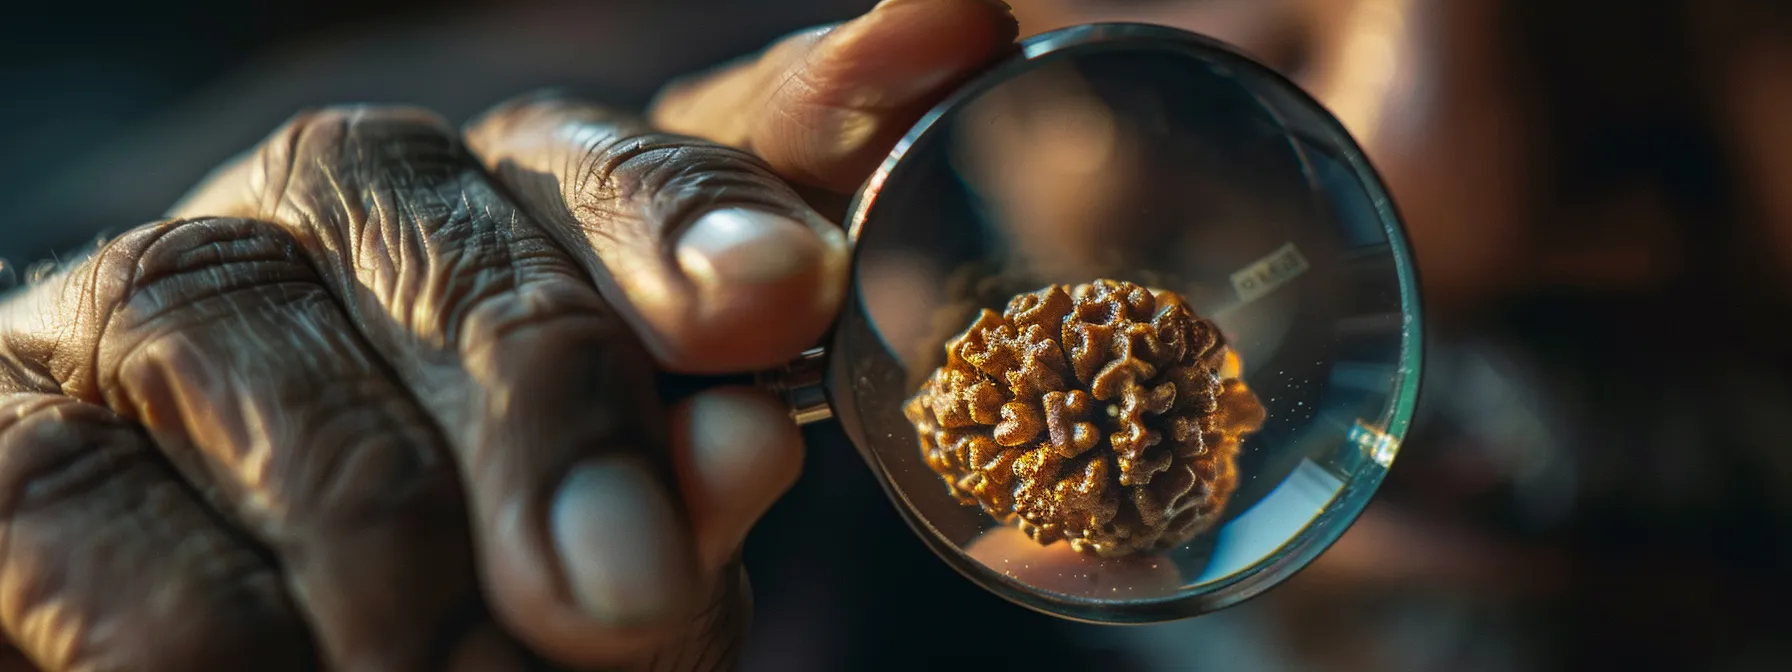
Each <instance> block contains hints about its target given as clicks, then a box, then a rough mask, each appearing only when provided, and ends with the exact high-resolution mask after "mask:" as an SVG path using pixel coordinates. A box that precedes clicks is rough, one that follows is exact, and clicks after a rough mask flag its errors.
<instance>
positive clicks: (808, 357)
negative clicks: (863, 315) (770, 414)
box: [656, 347, 834, 425]
mask: <svg viewBox="0 0 1792 672" xmlns="http://www.w3.org/2000/svg"><path fill="white" fill-rule="evenodd" d="M826 368H827V349H826V348H819V347H818V348H812V349H810V350H808V351H805V352H804V353H803V354H801V355H799V356H797V358H796V359H794V360H791V361H790V363H788V364H785V365H783V366H780V367H777V368H775V369H770V370H767V371H761V372H759V373H755V374H743V375H737V376H688V375H679V374H670V373H662V374H660V375H659V378H658V380H657V381H656V382H657V386H658V388H659V396H660V401H662V402H664V403H665V404H667V405H671V404H672V403H673V402H676V401H678V400H679V399H683V398H685V397H688V396H691V395H693V394H696V393H698V392H701V391H703V390H706V389H709V388H712V387H721V386H724V385H748V386H753V387H758V388H760V389H763V390H765V391H767V392H770V393H772V394H774V395H777V397H778V398H779V399H781V400H783V402H784V404H785V406H788V407H789V408H790V417H791V418H792V419H794V420H796V423H797V424H798V425H811V424H814V423H817V422H821V421H824V420H830V419H832V418H833V417H834V409H833V408H832V407H830V406H829V405H828V395H827V392H826V390H825V389H824V388H823V386H822V380H823V376H824V375H825V374H826Z"/></svg>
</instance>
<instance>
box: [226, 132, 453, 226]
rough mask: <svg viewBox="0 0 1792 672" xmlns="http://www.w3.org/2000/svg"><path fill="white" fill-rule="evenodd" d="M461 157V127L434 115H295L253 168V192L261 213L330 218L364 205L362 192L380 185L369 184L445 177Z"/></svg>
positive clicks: (274, 135)
mask: <svg viewBox="0 0 1792 672" xmlns="http://www.w3.org/2000/svg"><path fill="white" fill-rule="evenodd" d="M461 157H462V151H461V146H460V141H459V136H458V134H457V133H456V132H455V130H454V128H453V127H452V126H451V125H449V124H448V122H447V120H445V119H443V118H442V117H441V116H439V115H437V114H435V113H433V112H430V111H428V110H424V109H422V108H416V107H406V106H382V105H336V106H328V107H320V108H315V109H311V110H306V111H304V112H300V113H298V114H296V115H294V116H293V117H292V118H291V119H290V120H288V121H287V122H286V123H285V124H282V125H281V126H280V127H279V128H278V129H276V130H275V131H274V132H273V133H272V134H271V135H269V136H268V138H267V139H266V140H264V141H263V142H262V144H261V145H260V147H259V148H258V149H257V150H256V151H255V152H254V154H253V159H252V160H251V162H250V163H251V166H250V176H249V183H250V191H251V193H252V196H253V197H254V198H256V199H258V200H257V202H258V205H259V208H258V210H257V212H259V213H262V214H267V213H270V212H272V211H275V210H277V209H279V208H280V207H281V206H282V205H285V204H294V203H296V204H297V205H298V206H299V207H298V208H297V211H298V213H300V214H315V213H316V212H318V211H320V210H322V211H326V212H328V211H332V210H333V209H334V208H335V207H338V206H337V204H339V203H358V202H360V201H361V200H362V199H361V198H360V196H359V195H358V192H360V191H362V190H363V188H365V187H369V186H374V185H370V184H365V183H364V182H365V181H368V180H393V179H394V178H395V177H397V176H411V177H414V178H416V179H418V180H427V179H429V178H431V177H441V176H442V175H444V174H446V173H447V172H448V171H450V170H451V169H453V168H457V167H459V164H460V162H461ZM345 199H346V200H345ZM319 206H323V207H321V208H320V207H319Z"/></svg>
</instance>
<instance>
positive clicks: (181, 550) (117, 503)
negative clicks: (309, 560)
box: [0, 397, 279, 669]
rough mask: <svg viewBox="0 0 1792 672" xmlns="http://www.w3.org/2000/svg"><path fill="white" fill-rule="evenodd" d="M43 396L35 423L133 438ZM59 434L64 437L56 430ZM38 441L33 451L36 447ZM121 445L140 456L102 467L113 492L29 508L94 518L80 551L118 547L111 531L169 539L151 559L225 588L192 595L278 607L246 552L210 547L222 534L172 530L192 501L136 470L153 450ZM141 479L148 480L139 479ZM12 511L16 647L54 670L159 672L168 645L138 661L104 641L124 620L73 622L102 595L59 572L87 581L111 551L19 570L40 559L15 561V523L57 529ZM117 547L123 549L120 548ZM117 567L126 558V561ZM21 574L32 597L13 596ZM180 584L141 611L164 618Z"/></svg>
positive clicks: (7, 465)
mask: <svg viewBox="0 0 1792 672" xmlns="http://www.w3.org/2000/svg"><path fill="white" fill-rule="evenodd" d="M50 399H52V401H50V402H49V403H45V404H41V407H45V408H47V409H48V412H46V413H44V414H40V415H38V416H37V418H38V419H37V420H36V421H37V422H48V423H54V425H53V426H55V427H58V428H64V429H63V431H65V432H66V431H68V430H67V428H80V427H98V428H99V431H101V432H103V433H104V436H109V437H113V438H129V437H132V436H136V435H134V434H132V433H118V431H117V430H116V429H112V428H113V427H122V426H121V425H116V424H115V423H116V422H117V420H116V416H114V415H112V414H111V413H110V412H109V411H106V410H104V409H101V408H99V407H97V406H91V405H87V404H83V403H80V402H77V401H74V400H72V399H68V398H66V397H60V398H50ZM14 403H17V402H14ZM50 415H53V416H55V419H53V420H51V419H47V418H46V416H50ZM86 423H98V424H86ZM76 431H83V432H85V431H91V430H80V429H77V430H76ZM63 436H67V435H66V434H63ZM13 438H14V437H13V436H9V434H8V433H7V432H6V431H5V430H3V429H0V442H7V443H10V442H11V441H12V440H13ZM64 440H66V439H64ZM27 445H29V444H27ZM39 445H40V446H42V445H44V444H39ZM88 445H90V444H89V442H88V441H78V442H77V443H73V444H65V446H66V447H65V448H62V449H59V451H60V452H71V453H75V454H77V455H85V456H84V457H83V458H82V459H88V460H91V459H93V458H92V457H91V455H92V454H94V451H91V450H88V449H87V447H88ZM115 445H117V444H115ZM123 445H134V446H135V447H136V450H134V451H131V450H129V449H125V450H126V454H127V455H129V454H132V453H134V454H135V455H137V456H140V457H142V458H147V459H143V460H130V461H128V462H122V463H121V462H117V461H116V460H114V461H113V462H112V463H111V464H109V465H107V466H106V467H104V468H105V469H106V471H105V472H104V473H105V474H109V475H110V476H111V478H113V483H114V484H116V485H117V486H120V487H113V488H106V489H100V488H98V487H92V488H89V489H88V491H87V493H88V494H89V495H90V496H87V497H75V498H70V497H68V496H64V497H60V498H57V499H56V500H55V501H56V502H57V503H56V504H54V505H52V506H51V507H50V508H41V506H40V507H34V509H33V510H37V511H41V512H42V515H58V512H61V513H62V514H68V513H69V511H70V510H69V508H68V507H70V506H74V507H76V509H75V510H74V513H73V515H76V516H78V517H80V518H81V519H83V520H93V521H96V522H97V525H95V526H94V527H92V528H89V531H88V532H87V533H86V534H85V535H84V536H83V537H82V544H83V547H87V546H88V545H92V546H94V547H107V546H111V547H114V549H115V550H118V549H117V548H116V547H117V545H118V543H119V542H120V539H119V538H118V537H117V536H116V535H118V534H126V535H133V536H139V538H144V537H143V536H142V535H147V536H146V538H147V539H161V540H173V541H172V543H169V544H167V547H166V549H164V550H163V551H162V552H160V553H157V554H156V556H155V557H156V558H158V559H169V558H176V559H175V560H173V562H172V563H171V564H173V565H175V566H187V567H191V568H192V569H193V570H195V571H194V572H193V573H190V574H188V575H187V576H190V577H211V578H214V579H221V580H216V581H211V582H210V585H212V586H214V587H228V589H227V590H226V591H224V592H222V593H218V592H212V593H199V595H205V596H208V599H217V600H221V601H222V600H231V599H235V598H234V597H231V596H235V595H249V596H251V597H250V598H249V599H251V600H255V601H257V602H258V603H260V604H264V605H266V604H276V603H278V602H279V598H278V597H273V598H272V600H273V601H272V602H270V601H269V597H270V596H277V595H278V593H277V591H274V592H270V591H269V590H267V588H268V587H269V585H270V584H269V583H268V582H267V581H266V580H265V579H266V578H267V577H268V576H269V574H268V573H267V572H266V571H265V568H263V567H262V566H261V565H259V564H258V563H256V562H254V560H253V556H252V555H250V554H245V553H242V552H236V553H231V552H228V551H224V550H222V547H221V546H220V545H219V544H221V543H222V542H223V541H224V538H223V537H220V536H218V535H206V534H199V535H194V534H189V533H187V532H186V531H184V530H181V529H179V528H176V527H175V526H174V522H173V521H174V520H175V519H176V518H179V517H180V514H181V513H183V512H185V513H188V514H193V513H199V512H200V510H199V509H196V508H188V509H185V510H184V511H183V510H182V509H180V508H179V507H180V505H181V502H188V503H190V502H191V500H188V499H185V498H180V497H174V498H172V499H171V498H170V496H169V495H171V494H174V493H178V492H180V488H179V485H178V484H177V483H176V482H174V481H171V480H162V481H159V482H158V481H156V480H155V479H154V478H153V473H151V472H146V471H145V469H150V470H154V469H155V467H154V466H153V465H155V464H157V460H156V459H155V458H154V453H153V452H150V451H149V450H148V449H147V447H146V446H145V445H144V444H143V443H142V442H141V439H140V438H138V439H136V440H135V442H134V443H128V444H123ZM13 447H15V448H23V447H25V446H20V445H18V444H13ZM117 450H118V449H113V450H112V451H110V452H112V453H113V454H116V453H117ZM21 454H22V453H20V452H19V451H17V450H14V451H10V452H8V453H7V455H6V457H5V458H0V464H3V465H4V466H0V474H5V475H4V476H0V478H7V479H17V478H19V477H20V475H21V474H22V473H25V472H21V471H19V468H18V467H19V466H20V465H18V463H16V462H12V461H10V460H16V459H18V457H17V456H19V455H21ZM41 470H42V468H41V467H39V468H38V471H41ZM92 476H93V474H89V475H88V478H90V479H91V478H92ZM146 478H147V479H149V480H145V479H146ZM133 484H135V487H133ZM64 487H67V484H65V486H64ZM5 489H6V491H7V492H14V493H16V492H21V491H23V490H24V489H22V488H18V487H9V488H5ZM117 493H134V494H130V495H129V497H130V499H128V500H121V499H119V498H118V497H117V496H116V495H117ZM95 495H97V497H95ZM96 507H97V509H96ZM20 513H22V512H21V510H19V509H17V508H9V509H8V510H7V513H6V515H5V516H4V520H6V521H8V524H7V527H6V532H5V533H4V537H5V542H0V543H4V544H5V548H4V550H3V551H0V557H3V558H5V567H6V568H7V572H6V576H7V577H8V581H7V586H6V587H5V588H4V589H3V590H4V591H5V595H4V601H5V607H4V613H5V614H6V616H7V619H8V620H9V622H11V623H12V624H13V625H14V632H18V633H21V634H24V635H25V636H24V637H23V638H22V639H23V640H24V641H25V642H27V643H32V644H35V646H32V647H31V648H32V649H33V650H35V651H36V652H37V653H38V655H39V656H40V661H41V662H50V663H55V664H57V665H58V666H60V665H61V664H63V663H69V664H73V663H81V664H83V665H92V666H96V667H98V668H99V669H168V667H167V666H168V664H169V662H170V661H169V660H168V659H169V658H170V657H175V658H176V659H178V654H169V653H168V652H169V651H170V649H169V648H168V647H167V646H164V647H162V648H160V649H154V650H151V651H148V652H149V653H157V652H160V653H161V654H162V655H156V656H152V657H151V659H149V660H146V659H145V658H144V657H143V653H145V651H142V650H139V649H133V648H130V647H129V646H125V647H123V648H121V646H120V645H121V644H128V642H118V643H116V644H114V643H112V642H113V640H115V639H116V638H118V637H129V636H130V634H131V633H132V632H133V630H132V629H128V628H125V627H123V624H122V623H120V622H119V620H118V619H117V618H114V617H107V616H105V615H103V614H101V615H97V616H96V617H95V618H86V617H83V616H82V614H86V615H89V616H92V615H94V614H93V612H92V607H91V605H90V604H87V603H84V602H82V600H87V599H95V598H99V599H103V597H101V596H100V595H96V594H95V593H93V592H91V591H89V590H88V589H87V588H85V587H81V586H80V585H78V584H72V583H70V581H71V580H72V579H73V578H74V576H70V575H67V574H65V573H64V572H75V573H77V574H76V576H92V575H95V574H96V571H95V570H96V568H95V567H94V565H95V564H100V565H105V564H111V563H112V562H113V561H111V560H106V559H105V558H106V557H107V556H109V555H111V554H106V553H104V552H102V551H94V552H93V553H92V554H91V555H79V554H78V555H75V556H72V557H71V559H72V560H74V561H75V562H74V564H69V563H58V564H55V565H43V566H41V567H27V566H24V565H23V564H22V563H30V562H41V561H42V559H39V560H35V561H34V560H33V559H31V558H30V557H26V558H21V557H19V556H18V555H16V554H15V552H14V549H13V547H12V546H11V545H10V543H11V541H12V537H13V533H14V532H16V531H17V529H18V528H17V527H16V525H18V524H24V525H27V526H28V527H27V528H26V530H27V531H30V530H37V531H39V533H40V534H41V533H42V531H43V530H53V529H60V528H56V527H47V528H46V527H31V525H32V523H31V520H32V519H31V518H23V519H21V518H19V517H18V515H19V514H20ZM187 519H188V520H191V516H190V515H189V516H188V517H187ZM46 524H47V521H46ZM38 543H40V544H41V543H42V542H41V541H40V542H38ZM195 544H197V546H195ZM189 549H196V550H189ZM126 550H127V552H128V549H126ZM194 561H196V562H194ZM124 562H129V560H126V561H124ZM168 566H169V565H156V564H154V563H153V562H152V564H151V565H150V566H149V567H148V569H149V570H150V571H155V572H160V573H165V572H166V570H167V568H168ZM119 569H122V568H115V569H112V570H108V571H109V572H110V573H117V572H118V571H119ZM142 569H144V568H142V567H137V566H132V567H130V569H129V570H125V571H131V570H138V571H140V570H142ZM27 576H28V577H33V579H34V582H33V583H32V584H29V585H31V588H28V589H26V590H30V591H31V594H30V595H22V594H21V593H20V592H19V590H20V589H22V588H23V585H22V584H20V583H19V582H18V580H19V577H27ZM59 577H61V578H59ZM201 580H202V581H203V580H204V579H203V578H202V579H201ZM181 585H188V584H184V583H182V582H158V583H156V586H157V590H156V591H154V594H153V596H152V597H151V598H149V599H148V600H147V601H146V602H145V604H146V606H148V607H149V608H150V609H151V612H150V613H152V614H153V613H172V611H173V610H171V609H169V608H168V606H169V605H170V603H172V604H173V605H175V606H178V605H179V604H180V603H181V602H182V598H181V597H180V596H179V595H177V593H178V591H179V588H178V586H181ZM53 595H61V596H63V597H62V598H61V599H54V598H52V597H50V596H53ZM185 595H186V596H188V597H192V596H194V593H192V592H191V591H188V592H187V593H185ZM255 596H259V597H255ZM158 604H159V605H164V606H162V607H161V608H157V607H156V606H155V605H158ZM27 605H30V606H32V607H35V608H33V609H31V613H28V614H26V615H24V616H20V613H21V611H24V610H25V609H26V606H27ZM247 615H250V616H251V617H252V619H254V618H259V616H255V615H253V614H247ZM232 625H233V626H241V625H244V622H242V621H237V622H236V623H234V624H232ZM219 634H223V635H224V636H227V637H229V636H232V633H219ZM159 639H160V640H161V641H162V642H163V643H164V644H170V643H171V644H173V646H174V648H175V649H176V650H178V649H183V648H189V647H188V644H190V643H192V642H195V641H197V640H196V639H195V637H194V636H193V635H188V634H181V633H178V632H173V631H171V630H166V629H165V630H164V631H163V632H162V633H161V635H160V637H159ZM171 640H172V641H171ZM96 652H97V653H96ZM100 656H103V657H100ZM119 656H129V657H130V658H129V660H128V662H127V661H126V660H120V659H119V658H118V657H119ZM195 662H203V661H199V660H198V659H192V658H189V659H186V660H185V661H183V662H182V664H183V666H184V665H188V664H193V663H195ZM83 669H86V668H83Z"/></svg>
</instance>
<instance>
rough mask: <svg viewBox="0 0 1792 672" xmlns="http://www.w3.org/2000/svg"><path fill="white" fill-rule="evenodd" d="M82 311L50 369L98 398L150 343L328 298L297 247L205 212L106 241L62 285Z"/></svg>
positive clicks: (259, 226)
mask: <svg viewBox="0 0 1792 672" xmlns="http://www.w3.org/2000/svg"><path fill="white" fill-rule="evenodd" d="M64 291H65V292H69V293H71V294H72V295H70V296H65V297H64V300H63V301H61V302H60V305H61V306H63V307H64V309H73V310H74V311H75V314H73V315H64V316H63V318H64V319H65V320H66V321H67V322H68V323H69V324H71V325H72V328H71V329H68V330H66V331H65V332H64V337H63V338H64V339H65V342H64V343H62V344H61V347H58V348H57V349H56V357H55V358H54V359H53V360H52V363H51V365H52V369H53V370H54V372H55V373H56V374H57V376H56V377H57V378H58V379H59V380H62V381H64V390H65V391H66V392H68V393H70V394H72V395H74V396H76V397H79V398H83V399H90V400H92V399H98V398H99V397H100V393H101V392H102V391H103V390H105V389H107V388H109V387H113V386H112V385H109V384H110V383H113V382H115V381H116V374H117V370H116V369H117V366H118V362H120V361H122V360H123V359H124V355H126V354H128V353H129V352H131V351H132V350H135V349H137V348H139V347H141V346H143V345H144V344H147V343H152V342H155V341H157V340H159V339H160V338H162V337H164V336H167V335H170V334H176V333H179V332H181V331H184V330H186V329H189V328H191V327H194V326H196V325H201V324H205V323H207V322H209V321H211V320H214V319H217V318H219V317H226V316H230V315H240V314H245V313H250V312H254V311H257V310H262V309H265V308H266V307H268V306H270V305H279V304H286V303H293V302H300V301H315V300H320V299H324V298H325V297H327V293H326V291H325V290H324V288H323V286H322V285H321V284H320V283H319V280H318V276H317V273H316V272H315V271H314V269H313V268H312V267H311V266H310V265H309V264H308V263H307V262H306V261H305V255H304V253H303V252H302V251H301V248H300V246H299V243H298V241H297V240H295V239H294V238H293V237H292V236H291V235H290V234H288V233H286V232H285V231H283V230H281V229H280V228H279V227H276V226H273V225H270V224H266V223H263V222H258V221H254V220H244V219H229V218H201V219H188V220H175V221H168V222H161V223H157V224H151V225H147V226H143V227H139V228H137V229H134V230H132V231H130V232H129V233H126V234H125V235H123V236H120V237H118V238H117V239H114V240H112V241H110V242H109V243H107V244H106V245H105V246H104V247H102V248H101V249H100V250H99V251H98V252H97V253H96V254H95V255H94V257H92V259H91V260H90V261H89V262H88V266H87V267H86V268H83V269H80V271H79V273H78V275H77V276H76V279H75V281H74V282H71V283H70V284H69V285H68V286H67V287H66V288H65V290H64Z"/></svg>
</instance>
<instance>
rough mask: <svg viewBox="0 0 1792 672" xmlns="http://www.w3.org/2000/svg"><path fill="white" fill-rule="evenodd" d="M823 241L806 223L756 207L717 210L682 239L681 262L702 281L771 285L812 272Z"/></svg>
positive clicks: (722, 284) (686, 271)
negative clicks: (753, 208)
mask: <svg viewBox="0 0 1792 672" xmlns="http://www.w3.org/2000/svg"><path fill="white" fill-rule="evenodd" d="M821 254H822V250H821V239H820V238H819V237H818V236H816V235H815V231H814V230H812V229H810V228H809V227H807V226H804V225H803V224H802V223H801V222H798V221H796V220H795V219H791V218H789V217H785V216H782V215H774V214H771V213H769V212H759V211H756V210H745V209H739V208H735V209H728V210H717V211H715V212H711V213H709V214H706V215H703V216H702V217H700V218H698V219H697V221H695V222H692V223H691V226H690V228H689V229H687V230H686V231H685V232H684V236H683V237H682V238H680V239H679V241H678V248H677V252H676V256H677V258H678V266H679V268H680V269H682V270H683V271H684V274H685V276H686V277H689V278H690V279H691V280H692V281H695V282H697V283H698V284H700V285H707V286H709V287H726V286H729V285H735V284H767V283H774V282H781V281H784V280H789V279H791V278H793V277H795V276H798V275H801V274H803V273H807V272H810V271H811V270H812V269H814V268H815V267H816V266H817V265H818V263H819V262H820V257H821Z"/></svg>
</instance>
